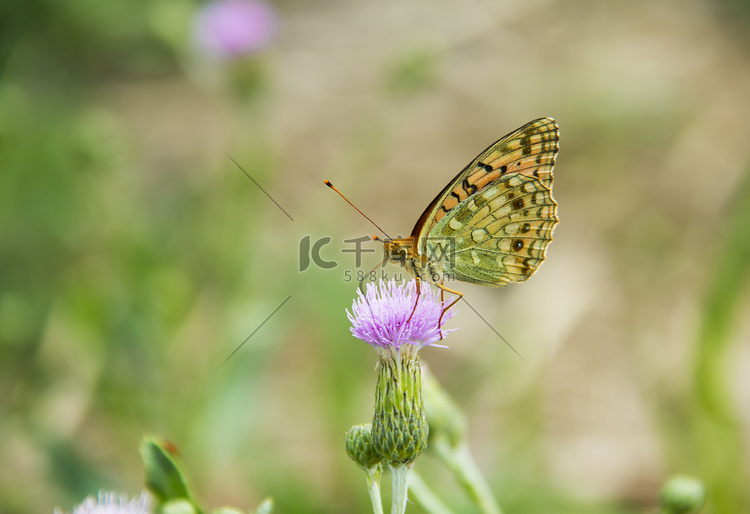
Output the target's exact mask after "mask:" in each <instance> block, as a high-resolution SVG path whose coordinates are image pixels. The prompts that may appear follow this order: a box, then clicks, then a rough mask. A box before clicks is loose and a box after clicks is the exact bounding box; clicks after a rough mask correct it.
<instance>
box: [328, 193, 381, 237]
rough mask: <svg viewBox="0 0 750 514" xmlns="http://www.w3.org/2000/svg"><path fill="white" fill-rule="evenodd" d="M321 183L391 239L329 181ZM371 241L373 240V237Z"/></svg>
mask: <svg viewBox="0 0 750 514" xmlns="http://www.w3.org/2000/svg"><path fill="white" fill-rule="evenodd" d="M323 182H325V184H326V185H327V186H328V187H330V188H331V189H333V190H334V191H336V192H337V193H338V194H339V196H340V197H341V198H343V199H344V201H345V202H346V203H348V204H349V205H351V206H352V207H353V208H354V210H355V211H357V212H358V213H360V214H361V215H362V216H364V217H365V219H366V220H367V221H369V222H370V223H372V224H373V225H375V227H377V229H378V230H380V231H381V232H382V233H383V234H384V235H385V237H387V238H388V239H391V236H389V235H388V234H386V233H385V230H383V229H382V228H380V227H379V226H378V224H377V223H375V222H374V221H372V220H371V219H370V217H369V216H367V214H365V213H364V212H362V211H360V210H359V209H357V207H356V206H355V205H354V204H353V203H352V202H350V201H349V199H348V198H347V197H345V196H344V195H343V194H341V191H339V190H338V189H336V188H335V187H334V185H333V184H331V181H330V180H324V181H323ZM373 239H375V238H374V237H373Z"/></svg>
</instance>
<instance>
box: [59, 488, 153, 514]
mask: <svg viewBox="0 0 750 514" xmlns="http://www.w3.org/2000/svg"><path fill="white" fill-rule="evenodd" d="M149 512H151V497H150V496H149V495H148V493H146V492H145V491H144V492H142V493H141V495H140V497H138V498H133V499H132V500H131V499H130V498H128V496H127V495H126V494H121V493H113V492H106V491H99V495H98V498H97V499H95V498H94V497H93V496H89V497H88V498H86V499H85V500H83V502H82V503H81V504H80V505H76V506H75V507H73V514H148V513H149ZM55 514H62V512H61V511H60V509H55Z"/></svg>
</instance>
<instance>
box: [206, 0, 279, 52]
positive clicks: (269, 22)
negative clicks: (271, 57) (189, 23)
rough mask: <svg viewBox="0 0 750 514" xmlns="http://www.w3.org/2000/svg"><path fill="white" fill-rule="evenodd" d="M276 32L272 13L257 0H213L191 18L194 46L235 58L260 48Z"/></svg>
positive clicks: (274, 16) (264, 4)
mask: <svg viewBox="0 0 750 514" xmlns="http://www.w3.org/2000/svg"><path fill="white" fill-rule="evenodd" d="M275 33H276V12H275V11H274V10H273V8H272V7H271V6H270V5H268V4H266V3H265V2H261V1H259V0H217V1H215V2H211V3H209V4H206V5H205V6H203V8H202V9H201V10H200V11H198V13H197V15H196V18H195V25H194V37H195V42H196V45H197V46H198V47H199V48H200V49H201V50H202V51H204V52H206V53H208V54H211V55H213V56H215V57H230V58H231V57H237V56H240V55H243V54H249V53H253V52H256V51H258V50H260V49H261V48H263V47H265V46H266V45H268V43H269V42H270V41H271V39H272V38H273V36H274V34H275Z"/></svg>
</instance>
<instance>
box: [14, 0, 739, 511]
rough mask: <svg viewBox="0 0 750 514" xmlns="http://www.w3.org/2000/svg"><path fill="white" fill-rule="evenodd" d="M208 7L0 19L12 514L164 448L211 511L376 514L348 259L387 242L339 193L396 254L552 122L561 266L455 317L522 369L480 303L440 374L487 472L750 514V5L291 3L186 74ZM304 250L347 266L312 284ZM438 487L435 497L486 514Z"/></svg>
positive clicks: (134, 469)
mask: <svg viewBox="0 0 750 514" xmlns="http://www.w3.org/2000/svg"><path fill="white" fill-rule="evenodd" d="M199 7H200V5H199V4H198V3H196V2H191V1H189V0H154V1H145V0H140V1H134V0H131V1H125V0H111V1H108V2H101V1H98V0H66V1H65V2H59V1H56V0H30V1H12V0H11V1H6V2H3V3H2V6H0V512H3V513H6V514H15V513H27V512H51V511H52V509H53V507H54V506H56V505H60V506H62V507H63V508H64V509H69V508H70V507H71V506H72V505H73V504H75V503H78V502H80V501H81V500H82V499H83V497H84V496H86V495H87V494H89V493H92V492H96V491H97V490H99V489H100V488H105V489H113V490H119V491H126V492H128V493H129V494H131V495H135V494H137V493H138V492H139V491H140V489H141V487H142V478H143V477H142V470H141V464H140V460H139V455H138V451H137V448H138V444H139V441H140V439H141V437H142V435H143V434H144V433H156V434H159V435H162V436H164V437H166V438H167V439H169V440H171V441H173V442H174V443H175V444H176V445H177V447H178V448H179V449H180V451H181V454H182V456H183V458H184V459H185V461H186V462H187V464H188V466H189V468H190V470H191V472H192V474H193V477H194V481H195V486H196V490H197V491H198V493H199V495H200V498H201V499H202V500H203V501H204V503H205V504H207V505H210V506H214V507H215V506H219V505H222V504H231V505H235V506H237V507H240V508H243V509H250V508H253V507H254V506H255V505H257V504H258V503H259V502H260V501H261V500H262V499H263V498H264V497H265V496H268V495H272V496H274V497H275V499H276V501H277V505H278V512H283V513H292V512H320V513H332V512H333V513H347V512H368V510H369V500H368V497H367V492H366V489H365V484H364V477H363V475H362V473H361V471H360V470H359V469H357V468H356V466H354V464H353V463H351V462H350V461H349V459H348V457H347V456H346V454H345V452H344V448H343V435H344V433H345V432H346V431H347V430H348V428H349V427H350V426H351V425H353V424H358V423H364V422H368V421H369V419H370V418H371V415H372V401H373V394H374V381H375V372H374V363H375V352H374V351H373V350H372V349H371V348H369V347H368V346H367V345H365V344H364V343H361V342H359V341H357V340H355V339H353V338H352V337H351V335H350V334H349V331H348V323H347V320H346V317H345V313H344V309H345V308H347V307H348V306H350V305H351V301H352V298H353V297H354V294H355V286H354V285H353V284H352V283H351V282H346V281H345V271H346V270H351V269H352V268H353V266H354V263H353V258H352V256H351V254H342V253H341V249H342V248H346V247H347V245H344V243H343V240H344V239H347V238H355V237H360V236H363V235H367V234H372V233H373V228H372V226H370V225H369V224H368V223H367V222H366V221H365V220H364V219H362V218H361V217H360V216H359V215H357V214H356V213H355V212H354V211H353V210H352V209H351V208H350V207H349V206H347V205H346V204H345V203H344V202H343V201H341V200H340V199H339V198H338V197H336V195H335V194H333V193H332V192H331V191H330V190H328V189H327V188H326V187H325V186H324V185H323V182H322V181H323V179H324V178H329V179H331V180H332V181H333V182H334V183H335V184H336V185H337V186H338V187H339V188H340V189H341V190H343V191H344V192H345V193H346V194H347V195H348V196H349V197H350V198H351V200H352V201H354V202H355V203H356V204H357V205H358V207H360V208H361V209H362V210H363V211H365V212H366V213H368V214H369V215H370V216H371V217H372V218H374V219H375V220H376V221H377V222H378V224H380V225H381V226H382V227H383V228H384V229H385V230H386V231H388V232H389V234H391V235H395V234H399V233H400V234H406V233H408V232H409V231H410V230H411V227H412V225H413V223H414V222H415V221H416V219H417V217H418V216H419V214H420V213H421V212H422V210H423V209H424V207H425V206H426V205H427V204H428V203H429V201H430V200H432V198H433V197H434V195H435V194H437V192H438V191H440V190H441V189H442V188H443V186H444V185H445V184H446V183H447V181H448V180H449V179H450V178H452V177H453V176H454V175H455V173H457V172H458V171H459V170H460V169H461V168H462V167H463V166H464V165H465V164H466V163H467V162H469V161H470V160H471V159H472V158H473V157H474V156H475V155H476V154H477V153H479V152H480V151H481V150H482V149H484V148H485V147H486V146H487V145H488V144H489V143H491V142H492V141H494V140H495V139H497V138H498V137H500V136H501V135H503V134H505V133H507V132H509V131H511V130H513V129H515V128H516V127H518V126H520V125H522V124H524V123H526V122H527V121H529V120H531V119H534V118H537V117H540V116H553V117H555V118H556V119H557V121H558V123H559V124H560V127H561V150H560V155H559V159H558V164H557V167H556V179H555V197H556V198H557V200H558V202H559V204H560V208H559V215H560V219H561V222H560V225H559V226H558V229H557V231H556V233H555V241H554V242H553V243H552V244H551V245H550V248H549V251H548V261H547V262H546V263H545V264H544V265H543V266H542V268H541V269H540V271H539V273H537V274H536V275H535V276H534V277H533V279H532V280H530V281H529V282H528V283H525V284H521V285H513V286H509V287H507V288H505V289H500V290H495V289H484V288H481V287H475V286H469V285H466V286H465V287H463V288H462V291H463V292H464V293H465V294H466V298H467V300H469V302H470V303H471V304H472V305H473V306H474V307H475V308H477V310H478V311H479V312H480V313H481V314H482V316H484V317H485V318H486V319H487V320H488V321H490V322H491V323H492V325H493V326H494V327H496V328H497V329H498V330H499V331H500V332H501V333H502V334H503V336H504V337H505V338H506V339H507V340H508V341H510V342H511V343H512V344H513V346H514V347H515V348H516V349H517V350H518V351H519V352H520V353H521V354H522V355H523V356H524V358H525V359H526V360H527V361H528V364H525V363H524V362H523V361H521V360H520V359H519V358H518V357H517V356H516V355H515V354H514V353H513V352H512V351H511V350H509V349H508V348H507V347H506V346H505V344H504V343H503V342H502V341H500V340H499V339H498V338H497V337H496V336H495V335H494V334H493V332H492V331H491V330H490V329H488V328H487V327H486V326H485V325H484V324H483V323H482V321H481V320H480V319H479V318H478V317H477V316H476V315H475V314H474V313H473V312H472V311H471V309H469V308H467V307H466V306H464V307H463V308H462V309H461V312H460V313H459V314H458V315H457V316H456V317H455V318H454V320H452V321H451V322H450V326H452V327H460V330H459V331H457V332H455V333H452V334H451V335H450V336H449V337H448V339H447V340H446V343H447V344H448V345H449V346H450V349H448V350H441V349H433V348H428V349H426V350H424V351H423V352H422V356H423V360H424V361H425V362H426V363H428V364H429V365H430V367H431V368H432V370H433V371H434V373H435V374H436V376H437V377H438V379H439V380H440V381H441V383H442V384H443V386H444V387H445V388H446V389H447V390H448V391H449V392H450V394H451V395H453V397H454V398H455V399H456V400H457V401H458V402H459V403H460V405H461V406H462V407H463V408H464V409H465V411H466V414H467V415H468V418H469V421H470V444H471V447H472V450H473V452H474V454H475V456H476V457H477V460H478V463H479V466H480V467H481V468H482V470H483V471H484V473H485V475H486V476H487V478H488V480H489V482H490V483H491V485H492V488H493V490H494V491H495V493H496V495H497V496H498V498H499V500H500V502H501V504H502V505H503V506H504V507H505V509H506V511H507V512H508V513H514V512H517V513H521V512H523V513H562V512H571V513H572V512H575V513H585V512H592V513H593V512H596V513H631V512H632V513H635V512H647V511H649V509H653V507H654V505H655V504H656V497H657V494H658V489H659V487H660V485H661V484H662V483H663V481H664V480H665V479H666V478H667V477H668V476H669V475H671V474H673V473H676V472H681V473H688V474H692V475H694V476H697V477H700V478H701V479H703V480H704V481H705V483H706V485H707V487H708V491H709V493H708V494H709V499H708V503H707V506H706V508H705V510H704V512H707V513H737V512H748V511H749V510H750V492H749V490H750V489H749V487H748V485H749V484H750V476H749V471H748V462H749V461H750V445H749V444H748V442H749V441H750V409H748V406H749V405H750V378H748V377H750V373H749V371H750V345H748V340H749V339H750V316H748V313H749V312H750V294H748V291H749V290H750V288H748V283H749V279H748V271H749V270H750V267H749V266H750V265H749V261H750V145H749V144H748V142H750V123H749V122H748V120H749V119H750V37H748V34H749V33H750V10H749V7H748V3H747V2H742V1H739V0H737V1H731V0H725V1H723V2H710V1H707V0H706V1H698V0H686V1H676V0H657V1H652V0H632V1H624V0H623V1H612V2H584V1H580V0H578V1H576V0H566V1H562V0H560V1H555V0H548V1H545V0H533V1H527V0H507V1H502V2H496V1H489V0H487V1H477V2H472V3H467V2H461V1H458V0H435V1H431V2H427V1H407V2H403V1H398V0H386V1H384V2H346V1H342V0H326V1H323V2H315V3H314V4H313V3H309V2H295V1H292V0H282V1H278V2H275V3H274V4H273V7H274V8H275V10H276V12H277V16H278V31H277V32H276V34H275V37H274V38H273V40H272V41H271V42H270V44H269V45H268V46H267V47H266V48H264V49H262V50H261V51H259V52H257V53H255V54H253V55H248V56H245V57H243V58H241V59H234V60H231V59H225V60H216V59H211V58H209V57H207V56H206V55H203V54H201V53H200V52H199V51H197V50H196V48H195V45H194V44H193V42H192V39H191V31H192V30H193V29H192V25H193V23H194V16H195V13H196V11H197V9H199ZM225 152H226V153H228V154H229V155H231V156H232V158H234V159H235V160H236V161H237V162H238V163H240V164H241V165H242V167H243V168H244V169H245V170H246V171H247V172H248V173H249V174H250V175H251V176H252V177H253V178H254V179H255V180H256V181H257V182H258V183H259V184H260V185H261V186H262V187H263V188H264V189H265V190H266V191H268V193H269V194H270V195H271V196H272V197H273V198H274V199H275V200H276V201H277V202H278V203H279V205H281V206H282V207H283V208H284V209H285V210H286V211H287V212H288V213H289V214H290V216H291V217H292V218H293V221H292V220H290V218H288V217H287V216H286V215H285V214H284V213H283V212H282V211H281V210H280V209H279V208H278V207H277V206H276V205H274V204H273V203H272V202H271V201H270V200H269V198H268V197H267V196H265V195H264V194H263V193H262V191H260V190H259V189H258V187H256V185H255V184H253V183H252V182H251V181H250V180H249V179H248V178H247V177H246V176H245V175H243V174H242V172H241V171H240V170H239V169H238V168H237V167H236V166H235V165H234V164H233V163H232V161H231V160H230V159H229V158H228V157H227V155H226V153H225ZM307 235H309V236H311V237H312V240H313V241H314V240H316V239H317V238H320V237H325V236H330V237H331V238H332V243H331V244H330V245H328V246H326V247H325V248H324V249H323V251H322V255H323V257H324V258H326V259H328V260H337V261H339V263H340V265H339V266H338V267H337V268H334V269H332V270H320V269H316V268H315V267H311V268H310V269H308V270H306V271H304V272H300V271H299V262H300V257H299V252H300V250H299V248H300V246H299V245H300V240H301V239H302V238H303V237H304V236H307ZM373 247H374V246H373ZM379 258H380V254H368V255H366V256H365V262H364V264H363V268H364V269H368V270H369V269H370V268H371V267H373V266H375V265H376V264H377V263H378V262H379ZM388 271H389V272H394V271H397V269H396V268H388ZM290 296H291V298H290V299H289V301H288V302H287V303H286V304H284V306H283V307H282V308H281V309H279V311H278V312H277V313H276V314H275V315H274V316H273V317H271V318H270V319H269V320H268V321H267V322H266V323H265V324H264V325H263V326H262V328H261V329H260V330H258V331H257V333H255V335H253V337H252V338H251V339H250V340H249V341H248V342H247V343H246V344H245V345H244V346H243V347H242V348H241V349H240V350H239V351H238V352H237V353H236V354H235V355H234V356H233V357H232V358H231V359H229V360H228V361H227V362H226V363H225V364H223V365H222V362H223V361H224V360H225V359H226V358H227V356H229V355H230V354H231V352H232V351H233V350H234V349H235V348H236V347H237V346H238V345H239V344H240V343H241V342H242V341H243V340H244V339H245V338H246V337H247V336H248V335H249V334H251V333H252V332H253V331H254V330H255V329H256V328H257V327H258V326H259V325H260V324H261V323H262V322H263V321H264V320H265V319H266V318H268V316H269V315H270V314H271V313H272V312H273V311H274V310H275V309H276V308H277V307H278V306H279V305H280V304H281V303H282V302H283V301H284V300H285V299H286V298H287V297H290ZM436 463H437V461H436V460H435V459H434V458H432V457H431V456H429V455H428V454H426V455H425V456H423V457H422V458H421V459H420V460H419V461H418V463H417V465H416V469H418V470H419V471H420V472H421V473H422V474H423V475H424V476H425V477H426V479H427V480H428V482H429V483H431V484H433V485H434V486H435V489H436V490H438V491H440V493H441V497H442V498H443V499H444V500H445V501H446V502H447V503H448V504H449V505H451V506H452V507H453V508H455V510H456V512H473V510H472V509H471V506H470V505H469V503H468V502H467V500H466V499H465V497H464V495H463V494H462V492H461V490H460V489H459V488H458V487H457V486H456V485H455V483H454V482H453V481H452V480H451V478H450V476H449V475H448V474H447V473H446V472H444V471H442V470H441V469H440V468H439V466H437V464H436ZM386 489H387V487H386ZM386 502H388V499H386ZM410 511H413V512H418V511H419V508H418V507H416V506H412V507H410Z"/></svg>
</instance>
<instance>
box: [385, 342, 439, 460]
mask: <svg viewBox="0 0 750 514" xmlns="http://www.w3.org/2000/svg"><path fill="white" fill-rule="evenodd" d="M417 350H418V348H416V347H415V346H412V345H409V344H407V345H405V346H403V347H402V348H401V349H400V351H399V350H396V351H391V352H386V351H383V352H379V355H380V360H379V362H378V372H379V373H378V385H377V387H376V389H375V415H374V417H373V420H372V440H373V443H374V445H375V449H376V450H377V451H378V453H380V455H382V456H383V458H384V459H386V460H387V461H389V464H392V463H393V464H396V463H398V464H412V463H413V462H414V461H415V460H416V458H417V457H419V455H420V454H421V453H422V452H423V451H424V450H425V448H427V434H428V431H429V429H428V426H427V419H426V417H425V410H424V400H423V398H422V370H421V367H420V362H419V356H418V355H417Z"/></svg>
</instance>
